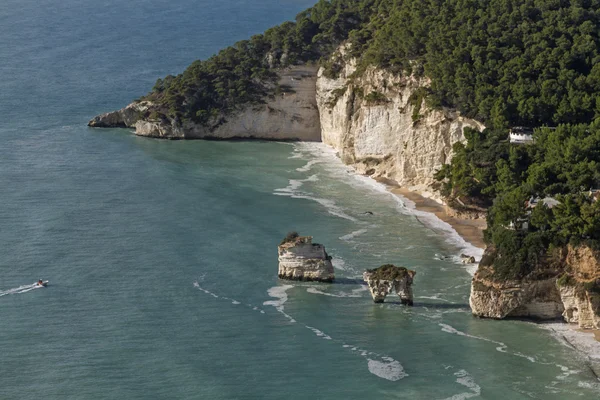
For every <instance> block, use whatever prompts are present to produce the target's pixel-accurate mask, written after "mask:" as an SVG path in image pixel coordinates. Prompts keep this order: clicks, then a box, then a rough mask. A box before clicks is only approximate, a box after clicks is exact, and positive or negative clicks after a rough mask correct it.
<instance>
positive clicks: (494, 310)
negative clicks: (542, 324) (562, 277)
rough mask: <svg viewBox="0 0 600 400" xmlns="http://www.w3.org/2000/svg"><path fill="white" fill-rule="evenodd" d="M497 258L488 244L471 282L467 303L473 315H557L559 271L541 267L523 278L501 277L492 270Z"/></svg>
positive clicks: (503, 316) (558, 313)
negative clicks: (557, 278)
mask: <svg viewBox="0 0 600 400" xmlns="http://www.w3.org/2000/svg"><path fill="white" fill-rule="evenodd" d="M496 257H497V251H496V249H495V248H494V247H493V246H489V247H488V248H487V249H486V251H485V253H484V255H483V257H482V259H481V262H480V263H479V267H478V269H477V272H476V273H475V276H474V277H473V281H472V282H471V295H470V296H469V304H470V306H471V311H472V312H473V314H474V315H477V316H479V317H485V318H496V319H502V318H507V317H523V318H532V319H542V320H543V319H556V318H560V316H561V315H562V313H563V311H564V307H563V304H562V301H561V299H560V294H559V292H558V289H557V288H556V277H557V276H558V274H559V273H560V271H558V270H556V269H552V268H550V267H548V266H540V268H539V270H538V271H536V272H534V273H532V274H530V275H529V276H527V277H526V278H524V279H520V280H515V279H506V278H500V277H498V276H497V275H496V274H495V273H494V269H493V262H494V260H495V258H496Z"/></svg>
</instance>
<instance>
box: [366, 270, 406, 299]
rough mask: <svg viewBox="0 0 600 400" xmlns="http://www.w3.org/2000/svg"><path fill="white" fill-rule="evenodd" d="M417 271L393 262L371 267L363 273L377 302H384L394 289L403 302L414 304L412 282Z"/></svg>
mask: <svg viewBox="0 0 600 400" xmlns="http://www.w3.org/2000/svg"><path fill="white" fill-rule="evenodd" d="M415 274H416V272H415V271H411V270H408V269H406V268H404V267H396V266H395V265H392V264H386V265H382V266H381V267H379V268H376V269H369V270H367V271H365V272H364V273H363V279H364V280H365V281H366V282H367V285H368V286H369V290H370V292H371V296H372V297H373V301H374V302H375V303H383V301H384V300H385V298H386V296H387V295H388V294H390V293H391V292H392V290H393V291H395V292H396V294H397V295H398V296H399V297H400V301H401V302H402V304H406V305H409V306H412V305H413V292H412V283H413V278H414V276H415Z"/></svg>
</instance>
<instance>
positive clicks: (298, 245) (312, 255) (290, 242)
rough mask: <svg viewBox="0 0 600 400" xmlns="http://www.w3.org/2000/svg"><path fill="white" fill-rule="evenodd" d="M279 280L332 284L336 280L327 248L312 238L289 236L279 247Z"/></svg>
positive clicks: (293, 234) (296, 235)
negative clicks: (314, 241)
mask: <svg viewBox="0 0 600 400" xmlns="http://www.w3.org/2000/svg"><path fill="white" fill-rule="evenodd" d="M278 250H279V273H278V275H279V278H281V279H291V280H295V281H319V282H332V281H333V280H334V279H335V274H334V271H333V265H332V264H331V257H329V255H327V252H326V251H325V246H323V245H322V244H318V243H313V242H312V237H311V236H299V235H298V234H297V233H291V234H288V236H287V237H286V238H285V239H284V241H283V242H282V243H281V244H280V245H279V247H278Z"/></svg>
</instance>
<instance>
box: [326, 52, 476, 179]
mask: <svg viewBox="0 0 600 400" xmlns="http://www.w3.org/2000/svg"><path fill="white" fill-rule="evenodd" d="M355 71H356V63H355V61H354V60H349V61H347V62H346V63H345V64H344V66H343V68H342V71H341V72H340V74H339V76H338V77H337V78H335V79H328V78H327V77H326V76H325V74H324V71H323V70H322V69H321V70H320V71H319V77H318V80H317V104H318V106H319V111H320V113H319V115H320V118H321V130H322V140H323V142H324V143H326V144H328V145H330V146H332V147H334V148H335V149H336V150H338V152H339V155H340V157H341V159H342V160H343V161H344V162H345V163H346V164H352V165H354V166H355V167H356V168H357V170H358V171H359V172H361V173H364V174H367V175H371V176H373V177H381V178H387V179H392V180H394V181H397V182H398V183H399V184H400V185H402V186H407V187H415V189H426V188H428V187H429V186H430V185H431V184H432V183H433V182H434V179H433V174H434V173H435V172H436V171H437V170H438V169H439V168H440V167H441V166H442V164H444V163H448V162H449V161H450V159H451V157H452V145H453V144H454V143H456V142H458V141H464V140H465V137H464V135H463V128H465V127H473V128H477V129H482V128H484V126H483V125H482V124H481V123H479V122H477V121H475V120H471V119H467V118H463V117H461V116H460V115H459V113H457V112H454V111H451V110H447V109H441V110H432V109H430V108H428V107H427V106H426V104H425V102H424V101H423V99H422V96H420V95H419V94H420V93H419V89H420V88H423V87H425V86H428V85H429V81H428V80H427V79H425V78H421V79H418V78H415V77H414V76H407V77H399V76H395V75H392V74H390V73H388V72H386V71H383V70H380V69H376V68H368V69H367V70H366V71H365V72H364V73H363V74H362V75H360V76H358V77H356V76H353V73H354V72H355ZM413 115H414V118H413Z"/></svg>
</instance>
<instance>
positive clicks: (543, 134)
mask: <svg viewBox="0 0 600 400" xmlns="http://www.w3.org/2000/svg"><path fill="white" fill-rule="evenodd" d="M599 36H600V0H572V1H569V0H329V1H327V0H320V1H319V2H318V3H317V4H316V5H315V6H314V7H312V8H310V9H308V10H306V11H304V12H302V13H300V14H299V15H298V16H297V17H296V20H295V21H292V22H286V23H283V24H281V25H279V26H276V27H274V28H271V29H269V30H267V31H266V32H264V33H263V34H260V35H256V36H254V37H252V38H250V39H249V40H245V41H241V42H239V43H236V44H235V45H233V46H231V47H229V48H227V49H224V50H222V51H221V52H219V53H218V54H217V55H215V56H213V57H211V58H209V59H208V60H205V61H196V62H194V63H193V64H192V65H190V66H189V67H188V68H187V69H186V70H185V71H184V72H183V73H182V74H180V75H178V76H168V77H166V78H164V79H159V80H158V81H157V83H156V85H155V87H154V89H153V90H152V92H151V93H149V94H148V95H147V96H146V97H145V98H146V99H148V100H152V101H153V102H154V104H155V106H154V107H153V108H152V110H151V111H150V115H148V117H150V118H170V119H174V120H175V121H179V122H182V121H186V120H187V121H193V122H195V123H199V124H204V125H208V126H209V127H210V126H217V125H219V124H220V123H222V122H223V121H224V119H225V118H227V115H228V114H229V113H231V112H234V111H235V110H237V109H240V108H242V107H245V106H248V105H249V104H260V103H264V101H265V99H266V98H268V97H269V96H273V95H274V94H277V93H278V92H279V91H281V90H285V88H281V87H279V86H278V85H277V73H276V71H277V69H278V68H283V67H286V66H289V65H296V64H304V63H318V64H319V65H321V66H323V67H324V68H325V71H326V75H327V76H329V77H334V76H335V75H336V74H337V72H338V71H339V69H340V67H341V66H342V63H343V62H344V60H343V59H342V56H340V55H339V54H337V55H336V49H337V48H338V47H339V45H340V44H342V43H347V44H349V46H347V48H348V49H349V51H348V52H347V53H346V55H345V56H344V57H354V58H356V59H357V60H358V71H357V74H360V72H361V71H364V70H365V69H366V68H368V67H370V66H375V67H379V68H384V69H388V70H390V71H392V72H394V73H397V74H414V75H418V76H426V77H428V78H429V79H430V81H431V85H430V87H429V88H427V89H423V91H424V92H426V96H425V98H426V101H427V102H428V103H429V105H430V106H432V107H441V106H446V107H452V108H455V109H457V110H459V111H461V112H462V114H463V115H465V116H468V117H472V118H475V119H478V120H480V121H481V122H483V123H484V124H485V125H486V126H487V127H488V129H487V130H485V131H484V132H477V131H474V130H467V131H466V132H465V135H466V137H467V138H468V141H467V144H466V145H463V144H456V145H455V148H454V153H455V156H454V158H453V161H452V164H451V165H447V166H444V168H443V169H442V170H441V171H440V172H439V173H438V176H437V177H438V178H439V179H440V182H441V185H442V189H443V191H444V192H445V194H446V195H447V196H448V197H449V198H450V199H457V198H462V199H463V200H464V202H466V203H470V204H474V205H478V206H484V207H491V208H490V211H489V218H488V220H489V229H488V231H487V234H486V239H487V240H488V242H489V243H490V244H494V245H495V246H496V247H497V248H498V250H499V252H498V254H500V257H499V258H498V262H497V263H496V265H495V266H496V267H497V271H498V273H499V274H501V275H505V276H523V275H525V274H527V273H528V272H529V271H531V269H532V268H533V267H534V266H535V265H536V264H537V262H538V260H539V258H540V257H542V256H543V255H544V254H545V252H546V250H547V249H548V248H549V246H552V245H564V244H565V243H568V242H580V241H582V240H585V241H588V242H590V243H592V244H594V243H600V233H599V232H600V224H599V223H598V221H600V214H599V213H600V202H594V201H593V199H592V197H590V196H589V195H586V194H585V192H586V191H587V190H589V189H590V188H598V187H600V122H598V117H600V54H599V51H598V49H599V46H600V37H599ZM515 125H523V126H529V127H543V126H558V128H557V129H554V130H553V129H538V130H537V132H536V142H535V144H533V145H529V146H514V145H510V144H509V143H508V140H507V136H508V128H509V127H510V126H515ZM544 196H551V197H554V198H556V199H557V200H559V201H560V205H559V206H556V207H554V208H552V209H549V208H547V207H546V206H544V205H543V204H542V205H538V206H537V207H535V208H531V207H530V208H529V209H528V208H527V203H526V200H527V199H530V198H531V197H533V198H537V197H544ZM523 220H527V221H528V224H527V228H526V229H520V228H518V229H510V227H511V226H512V227H518V226H522V225H523V224H522V222H523Z"/></svg>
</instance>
